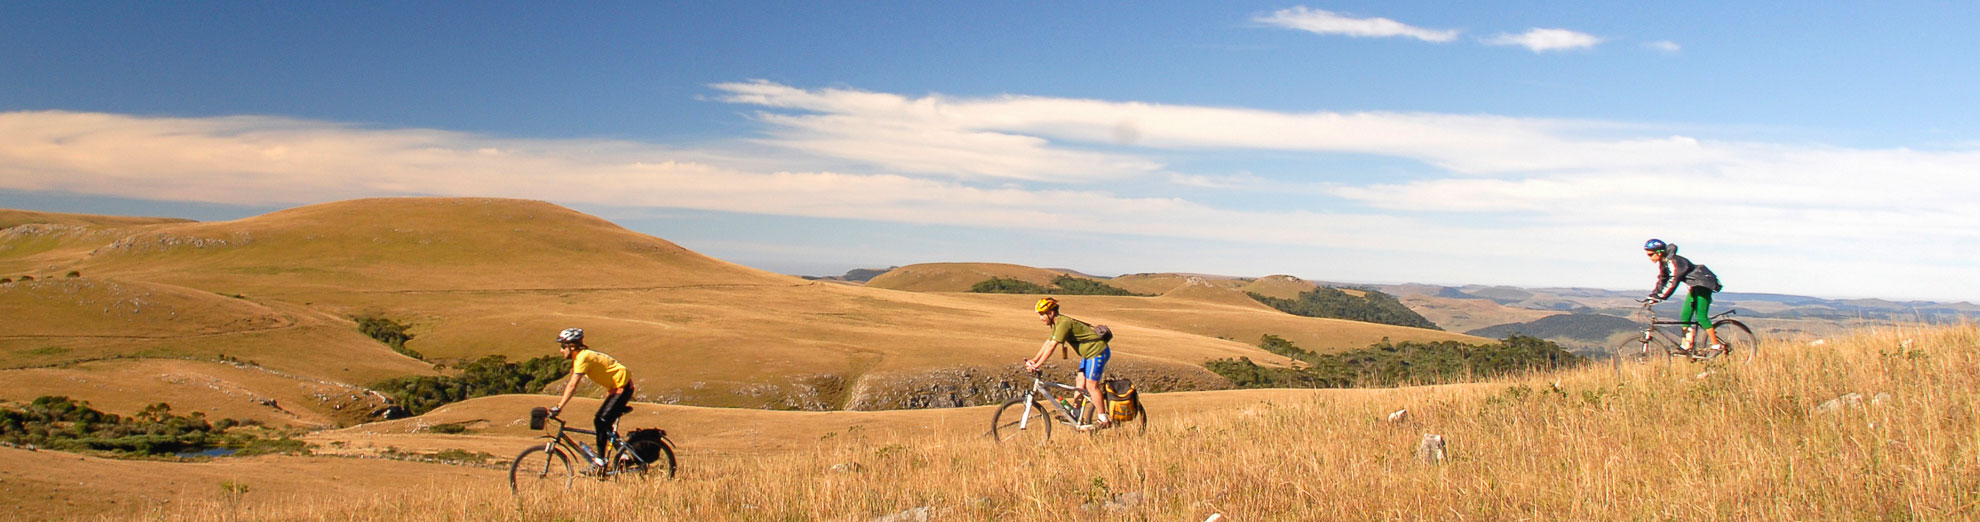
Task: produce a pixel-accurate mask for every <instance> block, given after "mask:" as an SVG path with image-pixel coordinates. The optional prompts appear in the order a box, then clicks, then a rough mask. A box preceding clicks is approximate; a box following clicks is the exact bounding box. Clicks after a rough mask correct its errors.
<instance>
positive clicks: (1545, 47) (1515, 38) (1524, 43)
mask: <svg viewBox="0 0 1980 522" xmlns="http://www.w3.org/2000/svg"><path fill="white" fill-rule="evenodd" d="M1484 42H1485V43H1487V44H1490V45H1517V46H1520V47H1525V48H1527V50H1530V51H1533V52H1535V53H1544V52H1548V51H1566V50H1570V49H1588V48H1593V47H1595V46H1596V45H1599V44H1601V43H1602V39H1601V38H1598V37H1596V36H1595V35H1591V34H1587V33H1580V32H1575V31H1569V30H1567V29H1538V28H1536V29H1532V30H1529V31H1527V32H1525V33H1521V34H1504V33H1502V34H1499V35H1497V36H1493V37H1491V38H1487V39H1485V40H1484Z"/></svg>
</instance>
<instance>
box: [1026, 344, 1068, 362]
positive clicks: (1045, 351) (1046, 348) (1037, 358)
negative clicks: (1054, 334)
mask: <svg viewBox="0 0 1980 522" xmlns="http://www.w3.org/2000/svg"><path fill="white" fill-rule="evenodd" d="M1058 345H1059V341H1058V340H1056V339H1046V340H1045V344H1044V345H1041V346H1039V347H1038V354H1037V355H1033V356H1031V358H1030V359H1025V360H1024V365H1025V366H1029V367H1033V368H1036V367H1038V366H1042V365H1044V364H1045V358H1047V357H1051V356H1052V348H1053V347H1055V346H1058Z"/></svg>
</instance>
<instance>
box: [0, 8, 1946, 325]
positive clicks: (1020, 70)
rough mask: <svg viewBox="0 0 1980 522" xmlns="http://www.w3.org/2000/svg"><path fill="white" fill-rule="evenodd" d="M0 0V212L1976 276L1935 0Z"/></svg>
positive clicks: (1852, 278) (1555, 282)
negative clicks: (462, 215) (593, 227)
mask: <svg viewBox="0 0 1980 522" xmlns="http://www.w3.org/2000/svg"><path fill="white" fill-rule="evenodd" d="M1062 4H1063V3H1042V2H1041V3H981V4H975V5H950V4H943V3H934V2H901V3H881V2H869V3H831V4H826V3H819V4H803V3H781V2H780V3H752V2H726V3H707V4H700V3H669V4H664V5H663V4H657V3H630V4H618V5H610V4H594V5H586V6H582V7H568V6H557V5H548V4H543V3H523V2H516V3H488V4H478V5H472V6H469V5H463V4H454V3H432V4H409V3H408V4H405V5H400V4H380V3H355V2H347V3H321V4H302V3H266V2H257V3H219V2H214V3H202V4H198V5H194V6H186V5H174V4H168V3H156V2H142V3H111V2H93V3H84V4H77V3H58V2H11V3H5V4H0V207H10V208H28V209H36V210H51V211H69V212H92V213H112V214H143V215H174V216H185V217H194V218H198V219H209V220H217V219H232V218H238V217H245V216H249V215H254V214H257V213H260V212H265V211H267V210H270V209H277V208H285V207H289V206H295V205H302V204H310V203H319V202H325V201H335V200H341V199H349V198H357V197H374V196H409V195H442V196H493V197H521V198H531V199H543V200H547V201H551V202H555V203H559V204H563V205H567V206H571V207H573V208H577V209H580V210H583V211H586V212H591V213H595V214H598V215H601V216H604V217H606V218H608V219H613V220H614V221H617V222H619V223H621V224H624V225H626V226H628V227H631V228H634V229H636V230H640V231H643V232H647V233H651V234H654V235H657V236H660V237H663V238H667V239H669V240H673V241H676V242H679V243H681V244H683V245H684V246H687V247H689V248H693V249H696V250H699V251H702V252H704V253H708V254H710V255H714V256H717V257H722V258H724V259H729V260H732V261H737V262H741V263H745V264H750V265H754V266H758V267H762V268H766V269H771V270H776V271H781V272H786V273H804V274H827V273H837V272H841V271H844V270H845V269H849V268H854V267H871V266H886V265H892V264H907V263H916V262H931V261H996V262H1011V263H1020V264H1026V265H1033V266H1048V267H1064V268H1074V269H1078V270H1082V271H1086V272H1090V273H1097V274H1118V273H1132V272H1156V271H1186V272H1204V273H1221V274H1231V275H1252V276H1262V275H1268V274H1277V273H1285V274H1292V275H1297V276H1300V277H1306V278H1311V279H1322V280H1334V281H1350V282H1371V283H1373V282H1384V283H1386V282H1426V283H1440V284H1471V283H1476V284H1510V285H1521V286H1594V287H1604V288H1616V289H1634V288H1644V289H1647V288H1648V286H1649V285H1650V279H1652V277H1653V276H1654V269H1653V267H1652V265H1650V264H1649V263H1648V262H1646V261H1644V260H1643V258H1642V255H1641V254H1640V251H1639V250H1638V249H1637V246H1638V245H1640V244H1641V243H1642V241H1643V240H1644V239H1648V238H1650V237H1661V238H1663V239H1666V240H1669V241H1673V242H1676V243H1679V244H1680V245H1683V247H1684V248H1683V252H1684V253H1685V254H1687V255H1688V256H1689V257H1692V258H1693V259H1694V260H1695V261H1698V262H1701V263H1705V264H1708V265H1710V266H1712V267H1713V268H1714V269H1715V271H1717V272H1719V273H1720V275H1721V276H1722V278H1724V279H1725V280H1726V281H1727V284H1728V290H1729V291H1742V292H1779V293H1797V294H1808V295H1818V296H1829V297H1884V298H1894V299H1937V300H1980V282H1977V281H1976V280H1975V279H1974V278H1972V277H1970V274H1972V273H1973V269H1974V268H1975V262H1974V261H1973V258H1974V257H1975V256H1974V254H1976V253H1980V248H1975V247H1974V246H1973V245H1975V244H1976V242H1975V240H1976V239H1980V225H1976V224H1975V223H1980V203H1976V201H1980V180H1976V179H1975V176H1974V174H1975V173H1976V172H1980V118H1976V117H1975V116H1980V110H1976V105H1980V102H1976V101H1975V97H1974V96H1973V95H1972V93H1974V92H1980V67H1974V66H1973V65H1972V63H1971V60H1970V59H1967V58H1965V57H1964V56H1962V54H1964V53H1965V52H1966V51H1967V50H1969V49H1975V48H1980V36H1976V33H1975V32H1974V31H1972V30H1971V29H1970V28H1971V27H1974V26H1976V25H1980V6H1976V5H1975V4H1971V3H1964V2H1889V3H1880V4H1876V5H1869V4H1864V5H1811V4H1809V3H1805V2H1778V3H1755V2H1709V3H1708V2H1698V3H1660V4H1654V5H1650V4H1648V3H1641V2H1577V3H1568V4H1562V3H1558V2H1547V3H1540V2H1496V3H1490V4H1489V5H1472V4H1474V3H1465V4H1460V5H1452V4H1451V3H1448V2H1324V3H1322V2H1307V3H1288V2H1280V3H1257V2H1218V3H1208V2H1188V3H1180V2H1178V3H1137V4H1118V5H1079V6H1065V5H1062Z"/></svg>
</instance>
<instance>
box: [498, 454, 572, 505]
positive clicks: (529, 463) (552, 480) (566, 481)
mask: <svg viewBox="0 0 1980 522" xmlns="http://www.w3.org/2000/svg"><path fill="white" fill-rule="evenodd" d="M576 477H577V469H576V468H574V467H572V466H571V458H570V456H569V455H565V454H564V450H563V449H561V448H556V447H551V448H550V449H548V450H545V449H544V447H543V446H531V447H530V448H529V449H525V450H522V453H519V454H516V460H515V461H514V462H511V463H509V492H511V493H514V494H517V495H521V494H523V492H525V491H532V492H541V491H549V490H555V489H570V487H571V480H572V479H574V478H576Z"/></svg>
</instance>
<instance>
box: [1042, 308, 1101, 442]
mask: <svg viewBox="0 0 1980 522" xmlns="http://www.w3.org/2000/svg"><path fill="white" fill-rule="evenodd" d="M1032 308H1033V309H1035V310H1037V312H1038V320H1040V321H1044V322H1045V326H1050V327H1052V337H1050V338H1048V339H1045V344H1043V345H1040V346H1039V347H1038V354H1037V355H1034V356H1032V357H1031V358H1030V359H1025V360H1024V369H1025V370H1029V371H1038V367H1040V366H1044V365H1045V359H1046V358H1047V357H1050V356H1051V355H1052V349H1053V348H1057V347H1059V346H1060V345H1071V346H1072V348H1073V351H1074V352H1076V353H1078V354H1079V357H1080V360H1079V374H1078V376H1077V377H1074V381H1073V384H1074V386H1075V387H1077V388H1079V389H1081V390H1085V391H1086V398H1087V401H1088V402H1087V404H1090V405H1091V406H1088V407H1086V408H1085V410H1086V411H1096V412H1098V413H1097V414H1096V416H1095V417H1094V420H1093V422H1094V424H1092V425H1091V426H1093V427H1099V426H1105V425H1106V424H1107V423H1108V422H1110V419H1108V418H1107V413H1106V412H1105V411H1101V410H1103V408H1101V407H1100V405H1102V404H1106V403H1105V402H1101V400H1100V375H1101V374H1103V373H1105V371H1106V368H1107V357H1108V356H1110V355H1112V354H1113V350H1111V349H1109V348H1108V347H1107V340H1106V338H1104V337H1103V336H1101V334H1100V332H1097V331H1094V329H1093V327H1092V326H1090V325H1088V324H1086V323H1085V322H1083V321H1080V320H1078V319H1073V318H1071V317H1065V316H1061V315H1059V300H1058V299H1053V298H1050V297H1047V298H1044V299H1039V300H1038V304H1037V305H1035V306H1033V307H1032ZM1080 422H1082V423H1084V422H1086V419H1080Z"/></svg>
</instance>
